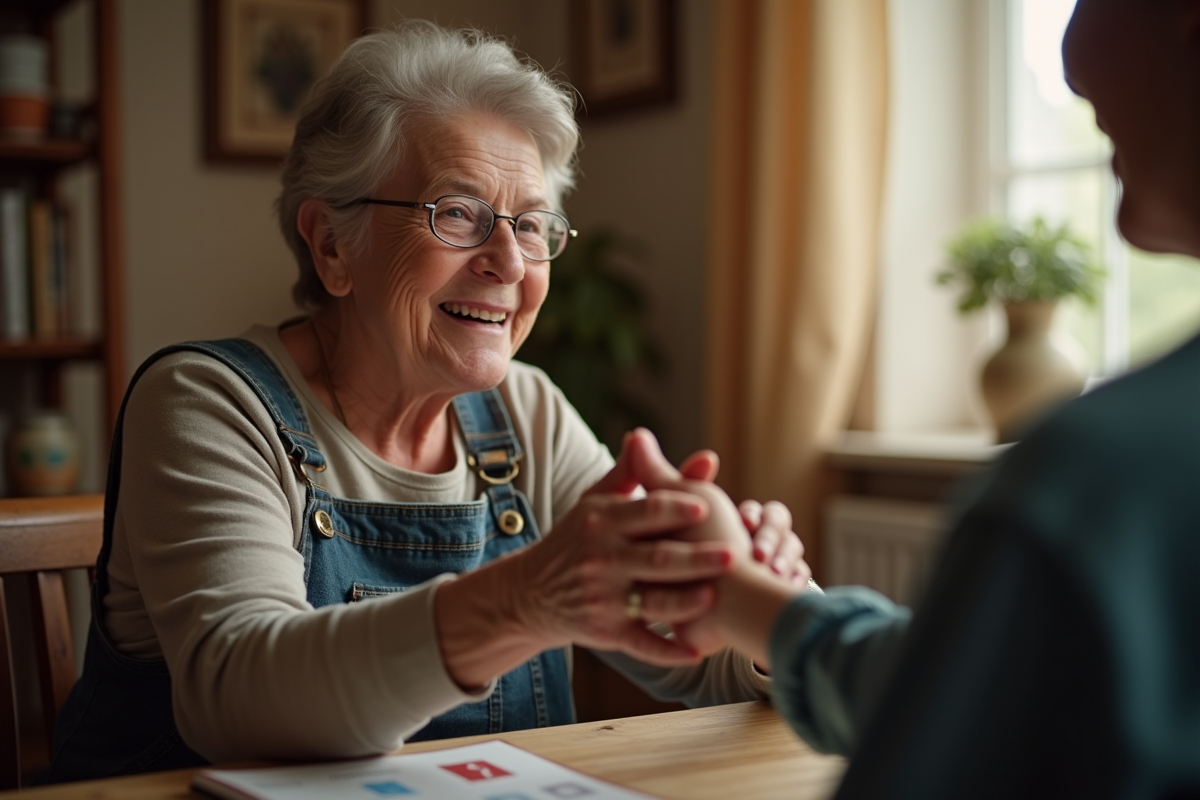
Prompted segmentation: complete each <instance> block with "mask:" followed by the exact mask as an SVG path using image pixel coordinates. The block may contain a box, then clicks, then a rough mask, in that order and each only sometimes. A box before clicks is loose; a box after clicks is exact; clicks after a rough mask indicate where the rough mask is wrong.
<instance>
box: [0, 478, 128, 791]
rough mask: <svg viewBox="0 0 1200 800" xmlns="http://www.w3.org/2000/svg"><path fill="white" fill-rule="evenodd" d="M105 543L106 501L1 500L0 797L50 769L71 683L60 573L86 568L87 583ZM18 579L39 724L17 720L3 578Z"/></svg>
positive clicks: (10, 621)
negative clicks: (25, 590)
mask: <svg viewBox="0 0 1200 800" xmlns="http://www.w3.org/2000/svg"><path fill="white" fill-rule="evenodd" d="M103 538H104V496H103V495H99V494H97V495H80V496H75V497H54V498H19V499H18V498H4V499H0V791H3V790H6V789H16V788H20V786H21V783H22V779H23V777H29V776H32V775H33V773H35V772H37V771H38V770H39V769H41V768H42V767H44V766H45V765H46V764H48V763H49V757H50V742H51V741H52V740H53V737H54V721H55V718H56V717H57V716H58V710H59V709H60V708H61V707H62V705H63V703H64V702H65V701H66V699H67V694H68V693H69V692H70V691H71V687H72V686H73V685H74V684H75V654H74V647H73V646H72V639H71V626H70V621H69V619H68V617H67V594H66V585H65V582H64V573H65V572H66V571H67V570H71V569H79V568H85V569H87V570H88V581H89V583H90V582H91V580H92V579H94V578H95V567H96V556H97V555H98V554H99V552H100V545H101V542H102V540H103ZM15 575H24V576H26V579H25V582H26V583H27V585H28V587H29V611H30V616H31V617H32V619H31V629H32V640H33V649H34V657H35V661H36V664H37V682H38V691H39V694H40V697H41V709H42V719H41V720H24V721H19V720H18V703H17V700H18V694H17V684H16V680H17V669H16V668H15V665H14V660H15V658H16V657H20V655H21V654H19V653H14V648H13V635H12V631H13V629H14V625H13V622H14V619H13V617H11V616H10V608H9V606H8V604H7V602H6V599H5V592H4V580H5V579H6V578H8V577H10V576H15ZM17 605H18V604H16V603H14V604H13V608H12V609H11V613H13V614H15V613H17V612H16V606H17ZM20 627H21V626H18V627H17V629H18V630H19V629H20ZM39 722H40V724H39ZM23 750H24V752H22V751H23Z"/></svg>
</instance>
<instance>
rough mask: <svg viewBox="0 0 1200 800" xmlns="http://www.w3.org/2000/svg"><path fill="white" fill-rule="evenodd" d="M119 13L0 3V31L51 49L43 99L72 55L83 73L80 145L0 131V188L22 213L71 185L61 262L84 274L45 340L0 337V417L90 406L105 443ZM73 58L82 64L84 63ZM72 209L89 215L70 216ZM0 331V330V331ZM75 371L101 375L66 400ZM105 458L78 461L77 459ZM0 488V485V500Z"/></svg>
mask: <svg viewBox="0 0 1200 800" xmlns="http://www.w3.org/2000/svg"><path fill="white" fill-rule="evenodd" d="M117 11H118V9H117V0H5V2H4V9H3V11H2V12H0V33H26V34H33V35H35V36H39V37H42V38H44V39H45V40H46V41H47V42H48V43H49V50H50V58H49V83H50V92H49V97H50V99H51V101H53V100H54V99H55V98H56V97H58V96H59V90H60V89H61V88H62V86H61V83H62V80H63V77H64V76H63V75H62V74H60V73H62V72H64V71H66V70H64V68H63V65H64V63H68V62H69V60H70V59H72V58H74V62H75V66H74V71H73V73H72V74H75V75H76V76H77V75H79V74H82V75H83V76H84V78H85V80H84V81H83V82H84V83H86V84H87V88H86V90H85V94H86V99H85V100H84V101H83V103H82V105H81V107H80V108H79V111H80V112H81V119H82V124H81V125H80V130H81V131H82V133H81V134H80V136H79V138H72V139H60V138H54V137H53V136H52V135H51V134H49V133H48V134H47V136H46V137H45V138H42V139H38V140H27V139H19V138H12V137H6V136H4V134H3V133H2V132H0V187H10V188H11V187H18V188H20V189H21V190H22V191H23V193H24V195H25V196H26V197H27V199H28V201H29V205H30V206H32V205H34V204H35V203H36V201H38V200H44V201H51V202H52V203H54V202H56V201H58V200H59V199H60V194H62V191H61V190H62V188H63V186H64V185H65V184H67V183H71V185H72V186H73V187H74V191H69V192H68V194H69V195H70V197H69V202H70V203H71V206H70V207H69V208H70V213H71V214H72V215H75V214H76V212H79V218H78V219H74V220H72V221H71V223H70V225H69V227H68V230H69V231H70V234H69V236H68V240H67V241H68V244H67V248H68V262H67V263H68V264H69V266H68V269H83V268H84V267H86V272H87V274H86V276H76V275H72V276H71V277H69V278H68V280H71V281H74V280H75V279H76V278H79V284H80V285H82V286H83V287H84V290H85V291H83V292H82V293H80V292H79V291H78V290H73V291H72V301H73V305H83V306H86V308H75V307H72V308H71V310H70V313H69V317H70V318H71V320H72V321H70V322H67V323H65V324H63V325H61V326H59V329H58V330H55V331H54V332H53V333H46V332H45V331H43V332H42V333H41V334H40V335H39V334H37V333H36V332H35V330H34V326H33V325H32V324H31V325H30V326H29V327H30V331H29V335H28V336H14V335H12V334H11V333H9V334H8V335H0V414H4V415H5V417H6V422H7V424H8V425H9V426H11V425H13V424H15V421H16V418H17V417H19V416H20V415H21V413H22V412H23V411H25V410H28V409H29V408H32V407H43V408H55V409H64V408H66V407H67V406H68V405H71V406H72V408H75V407H76V406H79V405H81V404H82V405H85V406H89V407H88V408H84V409H83V413H84V414H85V415H86V416H94V417H95V424H96V425H98V426H99V428H100V430H99V431H98V432H97V433H96V435H95V436H93V437H92V438H93V440H94V441H97V442H102V443H103V445H104V446H106V445H107V442H108V439H109V436H110V434H111V430H112V426H113V423H114V422H115V419H116V414H117V411H118V409H119V407H120V402H121V397H122V394H123V393H124V390H125V383H126V375H125V364H124V350H125V338H124V331H123V320H124V313H123V297H124V289H123V273H122V242H121V231H122V218H121V192H120V180H119V179H120V171H119V167H120V132H119V116H118V114H119V107H118V102H117V90H118V80H119V76H118V74H117ZM67 18H69V19H68V20H67V21H66V22H64V20H65V19H67ZM67 48H69V49H70V52H66V49H67ZM60 50H62V51H64V52H59V51H60ZM81 57H82V58H85V59H86V60H85V61H84V62H82V64H81V63H79V62H80V58H81ZM76 82H77V83H78V82H79V81H78V80H77V81H76ZM76 91H78V90H76ZM81 172H82V173H85V175H86V177H85V179H83V180H80V179H78V176H79V175H80V174H81ZM71 176H75V177H71ZM80 187H83V188H82V190H81V189H80ZM77 204H78V205H85V206H87V208H82V209H77V208H76V207H75V206H76V205H77ZM85 221H86V222H87V224H86V225H85V224H84V222H85ZM0 234H2V229H0ZM0 313H2V311H0ZM80 318H86V319H87V320H88V322H87V324H79V323H78V320H79V319H80ZM3 331H4V329H3V328H0V334H3ZM78 364H91V365H94V366H95V368H97V371H98V373H99V375H98V376H95V374H94V373H93V378H92V379H91V382H90V383H85V385H86V386H91V387H95V388H94V390H88V391H87V392H86V395H85V396H83V397H82V398H81V397H79V396H77V393H72V394H71V396H70V397H68V391H67V390H66V389H65V388H64V376H65V375H66V374H67V373H68V372H69V371H70V370H71V369H72V368H73V367H74V366H75V365H78ZM84 424H85V425H86V424H87V423H86V422H85V423H84ZM103 456H104V454H102V453H91V452H86V453H85V454H84V458H85V459H102V458H103ZM4 491H5V487H0V495H2V494H4Z"/></svg>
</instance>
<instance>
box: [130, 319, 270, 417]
mask: <svg viewBox="0 0 1200 800" xmlns="http://www.w3.org/2000/svg"><path fill="white" fill-rule="evenodd" d="M237 338H238V339H244V340H245V341H249V342H250V343H252V344H255V345H256V346H258V347H259V348H260V349H262V350H263V351H264V352H265V353H266V354H267V355H268V356H269V357H271V358H274V355H273V353H272V352H271V348H270V346H269V341H264V340H263V338H262V335H261V331H260V330H259V329H258V327H256V328H251V329H250V330H248V331H246V332H245V333H244V334H243V335H242V336H239V337H237ZM215 341H217V340H213V341H207V340H188V341H185V342H179V343H176V344H173V345H168V346H165V347H162V348H160V349H159V350H157V351H155V352H154V353H152V354H150V355H149V356H147V357H146V358H145V359H144V360H143V361H142V363H141V365H140V366H139V368H138V370H137V372H136V374H135V377H134V380H133V382H132V383H131V385H130V387H129V390H128V391H129V395H130V398H129V402H130V404H139V405H145V404H146V403H148V402H153V403H156V404H166V405H170V404H174V403H185V404H187V405H192V404H194V403H195V402H197V401H207V400H211V401H217V402H221V403H225V402H228V401H230V400H233V401H234V403H235V404H236V405H247V404H248V401H249V400H250V399H251V398H253V397H254V392H253V389H252V388H251V387H250V385H249V384H248V383H247V382H246V380H245V379H244V378H243V377H242V376H241V375H239V374H238V372H237V371H236V370H234V369H233V368H232V367H230V366H229V365H228V364H226V363H225V362H223V361H222V360H221V359H219V358H217V357H216V356H214V355H213V354H212V353H211V352H208V351H207V350H205V349H204V346H205V345H212V344H214V343H215ZM196 345H199V346H196ZM251 405H253V404H251Z"/></svg>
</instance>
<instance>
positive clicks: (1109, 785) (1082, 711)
mask: <svg viewBox="0 0 1200 800" xmlns="http://www.w3.org/2000/svg"><path fill="white" fill-rule="evenodd" d="M910 616H911V621H910ZM771 657H772V673H773V674H774V676H775V682H776V683H775V688H774V693H775V700H776V704H777V707H778V708H779V709H780V711H781V713H783V714H784V716H785V717H786V718H787V719H788V720H789V721H790V722H791V724H792V725H793V727H794V728H796V730H797V731H798V732H799V733H800V734H801V735H802V736H803V737H804V738H805V739H807V740H808V741H809V742H810V743H811V744H813V745H814V746H815V747H817V748H818V749H822V750H826V751H833V752H841V753H846V754H849V755H850V756H851V763H850V766H849V769H848V771H847V773H846V776H845V779H844V781H843V784H842V786H841V789H840V790H839V792H838V794H837V797H838V798H840V799H841V800H857V798H914V800H916V799H918V798H919V800H937V799H938V798H954V799H955V800H958V799H959V798H973V799H975V798H991V797H996V798H1001V797H1003V798H1040V797H1046V798H1056V799H1061V798H1076V797H1078V798H1163V799H1164V800H1166V798H1184V797H1200V338H1198V339H1193V340H1192V341H1191V342H1189V343H1188V344H1186V345H1184V346H1183V347H1181V348H1180V349H1179V350H1177V351H1175V352H1173V353H1172V354H1170V355H1168V356H1167V357H1165V358H1163V359H1162V360H1161V361H1159V362H1157V363H1155V364H1153V365H1151V366H1149V367H1147V368H1145V369H1142V370H1140V371H1138V372H1136V373H1133V374H1131V375H1129V376H1127V377H1124V378H1121V379H1119V380H1115V381H1113V382H1111V383H1109V384H1106V385H1104V386H1102V387H1100V388H1098V389H1096V390H1095V391H1093V392H1090V393H1088V394H1086V395H1084V396H1083V397H1080V398H1078V399H1077V400H1074V401H1072V402H1070V403H1068V404H1066V405H1065V406H1063V407H1062V408H1061V409H1059V410H1058V411H1056V412H1055V413H1053V414H1052V415H1051V416H1050V417H1049V418H1048V419H1046V420H1045V421H1044V422H1043V423H1042V424H1040V425H1038V426H1037V427H1036V428H1034V429H1033V430H1032V431H1031V432H1030V433H1029V434H1028V436H1026V437H1025V438H1024V440H1023V441H1021V442H1020V443H1019V444H1017V445H1016V446H1014V447H1013V448H1012V449H1011V450H1010V451H1008V452H1007V453H1006V454H1005V455H1004V456H1003V457H1002V458H1001V459H1000V460H999V462H998V463H997V464H996V465H995V468H994V470H992V471H991V473H990V474H989V475H987V476H986V478H985V480H984V481H983V482H982V485H980V486H978V487H976V490H975V492H974V493H973V499H972V500H971V502H970V503H969V505H967V506H966V509H965V511H963V512H962V513H961V515H960V516H959V517H958V522H957V524H956V525H955V526H954V528H953V530H952V531H951V532H950V535H949V538H948V539H947V541H946V546H945V550H944V553H943V554H942V557H941V560H940V563H939V567H938V569H937V571H936V573H935V575H934V577H933V579H932V582H931V584H930V586H929V588H928V590H927V592H926V594H925V596H924V598H923V600H922V601H921V604H920V608H919V609H918V611H917V612H916V613H915V615H910V612H909V611H908V610H907V609H901V608H898V607H896V606H893V605H892V604H891V603H889V602H888V601H887V600H885V599H883V598H882V597H880V596H878V595H876V594H874V593H871V592H869V591H867V590H863V589H849V588H847V589H831V590H830V591H829V592H828V594H827V595H826V596H824V597H822V596H819V595H812V596H807V595H806V596H802V597H800V598H798V599H797V600H796V601H794V602H793V603H792V604H791V605H790V606H789V607H788V608H787V609H786V611H785V612H784V613H783V614H782V615H781V617H780V619H779V620H778V622H777V623H776V625H775V630H774V634H773V638H772V642H771Z"/></svg>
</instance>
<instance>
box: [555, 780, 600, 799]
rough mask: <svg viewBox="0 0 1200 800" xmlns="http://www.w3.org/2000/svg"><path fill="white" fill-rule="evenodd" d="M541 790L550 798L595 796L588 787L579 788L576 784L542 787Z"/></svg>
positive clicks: (557, 784)
mask: <svg viewBox="0 0 1200 800" xmlns="http://www.w3.org/2000/svg"><path fill="white" fill-rule="evenodd" d="M542 788H543V790H544V791H545V792H546V794H548V795H550V796H551V797H564V798H565V797H583V796H584V795H589V794H595V792H593V791H592V790H591V789H589V788H588V787H586V786H580V785H579V784H578V783H556V784H554V785H552V786H544V787H542Z"/></svg>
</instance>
